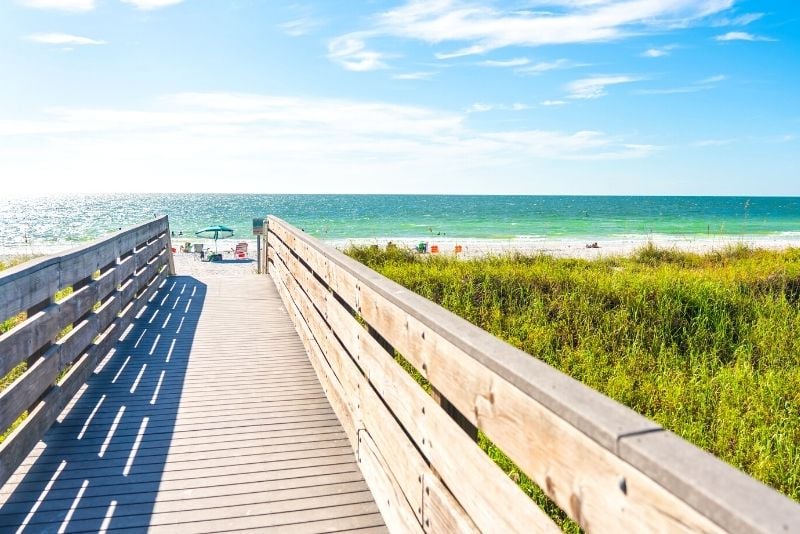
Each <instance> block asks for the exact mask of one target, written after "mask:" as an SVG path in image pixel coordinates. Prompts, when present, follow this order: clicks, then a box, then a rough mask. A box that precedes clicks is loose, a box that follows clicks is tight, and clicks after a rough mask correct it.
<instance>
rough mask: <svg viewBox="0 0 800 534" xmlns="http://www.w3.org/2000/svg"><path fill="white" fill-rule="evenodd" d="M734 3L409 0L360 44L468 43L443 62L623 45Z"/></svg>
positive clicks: (444, 55) (442, 54) (443, 55)
mask: <svg viewBox="0 0 800 534" xmlns="http://www.w3.org/2000/svg"><path fill="white" fill-rule="evenodd" d="M733 2H734V0H695V1H688V0H659V1H653V0H628V1H626V2H624V3H622V4H620V3H618V2H611V1H609V0H561V1H557V0H554V1H551V2H548V5H555V6H557V7H558V8H559V9H558V10H555V11H552V12H542V11H535V10H519V9H514V8H509V9H502V8H500V7H498V5H497V4H495V3H491V4H489V3H485V2H466V1H462V0H436V1H430V0H409V1H407V2H406V3H405V4H403V5H401V6H399V7H397V8H395V9H391V10H389V11H385V12H383V13H380V14H378V15H377V16H376V17H374V20H375V21H376V23H375V25H374V26H373V27H372V28H371V29H369V30H366V31H364V32H361V33H360V34H359V36H360V37H361V38H367V37H374V36H380V35H392V36H396V37H403V38H408V39H415V40H421V41H424V42H427V43H431V44H437V45H438V44H441V43H451V42H454V43H466V45H465V46H462V47H461V48H457V49H455V50H444V51H439V52H437V53H436V54H435V56H436V57H437V58H438V59H451V58H456V57H462V56H469V55H475V54H483V53H486V52H489V51H491V50H496V49H500V48H504V47H508V46H528V47H534V46H541V45H552V44H570V43H591V42H607V41H614V40H620V39H624V38H628V37H631V36H633V35H638V34H641V33H643V32H649V31H654V30H659V31H669V30H670V29H673V28H678V27H685V26H686V25H688V24H691V23H693V22H695V21H698V20H703V19H705V18H706V17H708V16H710V15H714V14H717V13H722V12H724V11H726V10H727V9H729V8H730V7H731V6H732V5H733Z"/></svg>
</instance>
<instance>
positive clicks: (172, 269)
mask: <svg viewBox="0 0 800 534" xmlns="http://www.w3.org/2000/svg"><path fill="white" fill-rule="evenodd" d="M165 231H166V232H167V265H168V267H167V268H168V269H169V271H168V272H169V275H170V276H175V258H173V257H172V233H171V232H170V229H169V216H167V229H166V230H165Z"/></svg>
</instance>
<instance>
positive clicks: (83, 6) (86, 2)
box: [18, 0, 95, 11]
mask: <svg viewBox="0 0 800 534" xmlns="http://www.w3.org/2000/svg"><path fill="white" fill-rule="evenodd" d="M18 1H19V3H20V4H22V5H23V6H26V7H32V8H35V9H57V10H61V11H91V10H92V9H94V8H95V3H94V0H18Z"/></svg>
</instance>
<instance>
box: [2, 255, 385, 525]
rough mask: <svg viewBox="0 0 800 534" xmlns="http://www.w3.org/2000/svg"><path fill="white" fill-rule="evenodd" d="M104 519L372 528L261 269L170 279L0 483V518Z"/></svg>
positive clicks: (336, 431) (345, 451)
mask: <svg viewBox="0 0 800 534" xmlns="http://www.w3.org/2000/svg"><path fill="white" fill-rule="evenodd" d="M198 267H199V266H198ZM104 524H105V526H106V527H109V528H111V529H113V530H115V531H116V530H120V531H122V532H125V531H127V530H126V529H131V531H141V530H142V529H143V528H148V529H150V530H151V531H153V532H174V531H175V529H176V527H177V525H180V527H179V528H180V531H181V533H182V534H184V533H186V534H188V533H190V532H221V531H232V530H236V531H247V530H251V531H258V532H265V531H271V530H288V529H290V530H292V531H293V532H323V531H324V532H339V531H349V530H353V531H364V532H366V531H377V532H384V531H385V527H384V524H383V521H382V519H381V517H380V514H379V513H378V509H377V507H376V506H375V503H374V500H373V498H372V496H371V494H370V492H369V490H368V488H367V486H366V484H365V483H364V479H363V477H362V476H361V473H360V471H359V470H358V466H357V464H356V462H355V457H354V454H353V451H352V449H351V448H350V445H349V442H348V439H347V436H346V435H345V433H344V431H343V429H342V427H341V424H340V423H339V421H338V420H337V419H336V416H335V414H334V412H333V411H332V410H331V407H330V403H329V402H328V400H327V398H326V397H325V394H324V392H323V391H322V388H321V386H320V384H319V381H318V380H317V377H316V373H315V372H314V369H313V367H312V366H311V364H310V362H309V360H308V355H307V354H306V352H305V349H304V347H303V344H302V343H301V341H300V339H299V337H298V335H297V333H296V332H295V329H294V327H293V325H292V323H291V321H290V319H289V317H288V315H287V313H286V310H285V309H284V307H283V304H282V302H281V300H280V297H279V296H278V294H277V291H276V289H275V286H274V284H273V282H272V280H271V279H270V278H269V277H266V276H255V275H242V276H239V275H238V274H237V275H236V276H220V275H214V274H208V275H204V274H203V273H202V272H198V273H196V274H195V275H194V276H193V277H189V276H178V277H173V278H171V279H169V280H167V283H166V284H165V286H164V287H163V288H162V289H161V290H159V291H158V292H157V293H156V294H155V297H154V298H153V300H152V301H151V302H149V303H148V304H147V306H146V307H145V308H144V309H143V310H142V311H141V313H140V314H139V316H138V318H137V319H136V320H135V321H134V322H133V324H132V328H131V329H130V330H129V331H127V333H126V334H125V336H124V337H123V339H122V340H121V341H120V342H119V343H118V344H117V345H116V346H115V347H114V350H113V351H112V353H111V354H110V356H108V357H107V358H106V359H105V360H103V362H102V363H101V364H100V365H99V366H98V369H97V370H96V371H95V373H94V374H93V375H92V376H91V378H90V380H89V382H88V384H87V386H86V387H85V388H84V389H83V391H82V392H81V393H80V394H79V395H78V396H76V398H75V399H74V400H73V401H72V402H71V403H70V404H69V405H68V406H67V408H66V409H65V411H64V412H63V413H62V414H61V416H60V417H59V423H57V424H55V425H54V426H53V427H52V428H51V429H50V431H49V432H48V433H47V435H46V436H45V438H44V439H43V441H42V442H40V443H39V444H38V445H37V446H36V448H35V449H34V450H33V452H32V453H31V454H30V456H29V457H28V458H27V459H26V460H25V461H24V462H23V464H22V465H21V466H20V467H19V469H18V470H17V472H16V473H14V475H13V476H12V477H11V478H10V479H9V482H8V484H6V485H5V486H3V487H2V488H0V530H5V529H8V528H10V527H14V526H20V525H22V526H23V527H24V528H23V531H31V532H38V531H44V532H55V531H58V530H59V528H63V529H66V530H68V531H70V532H80V531H97V530H98V529H100V528H101V527H102V526H103V525H104Z"/></svg>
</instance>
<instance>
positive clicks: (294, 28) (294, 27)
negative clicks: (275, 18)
mask: <svg viewBox="0 0 800 534" xmlns="http://www.w3.org/2000/svg"><path fill="white" fill-rule="evenodd" d="M320 26H322V22H321V21H319V20H316V19H313V18H310V17H303V18H300V19H295V20H290V21H288V22H284V23H283V24H280V25H279V28H281V29H282V30H283V33H285V34H286V35H290V36H292V37H300V36H303V35H307V34H309V33H311V32H312V31H314V30H316V29H317V28H318V27H320Z"/></svg>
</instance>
